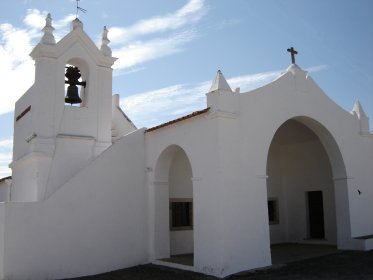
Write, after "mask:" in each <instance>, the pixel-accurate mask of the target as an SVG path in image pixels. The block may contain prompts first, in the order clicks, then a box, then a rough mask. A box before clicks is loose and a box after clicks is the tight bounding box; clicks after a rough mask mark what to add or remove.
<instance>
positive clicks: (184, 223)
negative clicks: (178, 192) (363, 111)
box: [170, 199, 193, 230]
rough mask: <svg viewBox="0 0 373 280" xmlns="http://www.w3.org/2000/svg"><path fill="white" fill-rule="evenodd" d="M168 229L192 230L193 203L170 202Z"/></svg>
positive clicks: (175, 200)
mask: <svg viewBox="0 0 373 280" xmlns="http://www.w3.org/2000/svg"><path fill="white" fill-rule="evenodd" d="M170 229H171V230H191V229H193V202H192V200H191V199H171V200H170Z"/></svg>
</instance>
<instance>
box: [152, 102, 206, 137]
mask: <svg viewBox="0 0 373 280" xmlns="http://www.w3.org/2000/svg"><path fill="white" fill-rule="evenodd" d="M208 110H210V107H208V108H206V109H203V110H200V111H195V112H193V113H191V114H189V115H186V116H183V117H181V118H178V119H175V120H172V121H169V122H166V123H163V124H160V125H157V126H154V127H151V128H148V129H147V130H146V131H145V132H150V131H154V130H157V129H159V128H162V127H165V126H169V125H171V124H174V123H177V122H181V121H183V120H186V119H190V118H193V117H195V116H198V115H202V114H204V113H206V112H208Z"/></svg>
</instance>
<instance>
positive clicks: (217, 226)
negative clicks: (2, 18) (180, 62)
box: [0, 15, 373, 279]
mask: <svg viewBox="0 0 373 280" xmlns="http://www.w3.org/2000/svg"><path fill="white" fill-rule="evenodd" d="M53 29H54V28H53V27H52V20H51V17H50V15H48V17H47V19H46V26H45V27H44V29H43V31H44V36H43V37H42V39H41V41H40V43H39V44H38V45H37V46H36V47H35V48H34V50H33V51H32V53H31V56H32V58H33V59H34V60H35V83H34V85H33V86H32V87H31V88H30V89H29V90H28V91H27V92H26V93H25V94H24V95H23V96H22V97H21V98H20V99H19V100H18V101H17V103H16V107H15V120H14V151H13V162H12V163H11V168H12V178H11V179H10V178H6V180H5V179H4V180H1V182H0V183H1V184H5V182H6V184H7V187H8V188H9V190H10V191H7V194H6V198H5V199H3V200H6V201H4V202H2V203H0V279H59V278H68V277H77V276H82V275H91V274H98V273H102V272H107V271H111V270H116V269H120V268H125V267H130V266H134V265H139V264H144V263H149V262H153V263H158V264H163V265H168V264H169V263H168V262H167V259H168V258H170V256H175V255H189V256H191V258H192V263H190V264H189V265H175V264H174V265H173V266H174V267H179V268H182V269H189V270H193V271H197V272H201V273H205V274H209V275H214V276H218V277H225V276H227V275H230V274H233V273H237V272H239V271H244V270H249V269H254V268H259V267H265V266H270V265H271V245H272V244H280V243H306V244H307V243H312V244H326V245H336V246H337V247H338V248H339V249H347V250H370V249H373V218H372V216H371V213H373V204H372V201H373V172H372V171H373V135H372V134H371V133H370V131H369V120H368V118H367V116H366V115H365V113H364V111H363V108H362V106H361V104H360V103H359V102H356V103H355V106H354V107H353V109H352V111H351V112H347V111H345V110H343V109H342V108H340V107H339V106H338V105H336V104H335V103H334V102H333V101H332V100H331V99H329V98H328V97H327V96H326V95H325V93H324V92H323V91H322V90H321V89H320V88H319V87H318V85H317V84H316V83H315V82H314V81H313V80H312V78H311V77H310V76H309V75H308V74H307V72H306V71H304V70H302V69H301V68H300V67H299V66H298V65H296V64H295V63H293V64H291V65H290V66H289V67H288V68H287V69H286V70H285V71H284V73H283V74H282V75H281V76H280V77H279V78H278V79H276V80H275V81H273V82H271V83H270V84H268V85H265V86H263V87H261V88H258V89H256V90H253V91H251V92H248V93H240V92H239V90H235V91H232V89H231V88H230V86H229V84H228V83H227V81H226V80H225V78H224V76H223V74H222V73H221V72H220V71H218V73H217V75H216V78H215V80H214V81H213V82H212V86H211V89H210V90H209V92H208V93H207V94H206V109H204V110H201V111H197V112H193V113H191V114H189V115H187V116H184V117H182V118H179V119H176V120H173V121H170V122H167V123H164V124H162V125H159V126H156V127H153V128H140V129H137V128H136V127H135V126H134V124H133V123H132V122H131V121H130V120H129V119H128V117H127V116H126V115H125V113H123V112H122V110H121V109H120V107H119V97H118V96H117V95H114V96H112V68H111V67H112V65H113V63H114V62H115V58H113V57H112V54H111V50H110V48H109V46H108V44H109V40H108V38H107V30H106V28H105V29H104V31H103V35H102V45H101V47H100V48H97V47H96V46H95V45H94V43H93V42H92V40H91V39H90V38H89V37H88V36H87V34H86V33H85V32H84V30H83V24H82V22H80V21H79V20H78V19H75V20H74V21H73V23H72V29H71V32H70V33H69V34H67V35H66V36H65V37H64V38H62V39H61V40H60V41H59V42H57V43H56V42H55V40H54V37H53ZM66 69H69V70H66ZM69 71H72V72H69ZM68 72H69V73H70V74H67V73H68ZM71 73H73V74H71ZM77 89H78V90H77ZM78 92H80V94H79V95H78V96H77V95H76V94H77V93H78ZM75 102H76V103H77V104H75ZM69 103H70V104H69ZM73 104H74V105H73ZM10 180H11V181H10ZM4 197H5V196H4ZM169 265H170V264H169Z"/></svg>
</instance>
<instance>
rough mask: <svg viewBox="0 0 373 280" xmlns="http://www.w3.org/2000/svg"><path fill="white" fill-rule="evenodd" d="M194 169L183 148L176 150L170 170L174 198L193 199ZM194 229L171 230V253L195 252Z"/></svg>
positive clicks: (171, 192)
mask: <svg viewBox="0 0 373 280" xmlns="http://www.w3.org/2000/svg"><path fill="white" fill-rule="evenodd" d="M191 178H192V169H191V166H190V163H189V160H188V158H187V156H186V154H185V153H184V151H182V150H178V151H176V152H175V155H174V156H173V159H172V161H171V166H170V171H169V180H168V182H169V192H170V199H172V198H190V199H193V184H192V181H191ZM193 251H194V244H193V230H176V231H172V230H171V231H170V254H171V255H179V254H187V253H193Z"/></svg>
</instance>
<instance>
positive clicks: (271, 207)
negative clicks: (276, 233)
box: [268, 198, 280, 225]
mask: <svg viewBox="0 0 373 280" xmlns="http://www.w3.org/2000/svg"><path fill="white" fill-rule="evenodd" d="M268 220H269V224H270V225H273V224H279V223H280V217H279V211H278V201H277V199H276V198H269V199H268Z"/></svg>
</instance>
